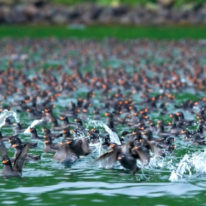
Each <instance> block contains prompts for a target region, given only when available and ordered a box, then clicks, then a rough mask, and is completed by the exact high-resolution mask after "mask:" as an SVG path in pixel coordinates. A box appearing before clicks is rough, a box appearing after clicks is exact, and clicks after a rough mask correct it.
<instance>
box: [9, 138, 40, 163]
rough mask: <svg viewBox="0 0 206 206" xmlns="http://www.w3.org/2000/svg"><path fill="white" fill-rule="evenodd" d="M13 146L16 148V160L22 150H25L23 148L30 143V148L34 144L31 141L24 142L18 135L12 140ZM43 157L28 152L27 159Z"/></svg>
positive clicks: (37, 159) (35, 159)
mask: <svg viewBox="0 0 206 206" xmlns="http://www.w3.org/2000/svg"><path fill="white" fill-rule="evenodd" d="M10 144H11V147H12V148H14V149H15V150H16V152H15V154H14V157H13V160H15V159H16V158H17V157H18V156H19V155H20V153H21V151H22V150H23V148H24V147H25V145H27V144H28V145H29V148H30V147H31V146H32V145H31V144H30V143H25V144H22V142H21V140H20V139H19V138H18V137H16V138H14V139H12V141H10ZM40 159H41V156H40V155H35V156H34V155H31V154H27V156H26V161H39V160H40Z"/></svg>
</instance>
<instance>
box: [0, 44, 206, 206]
mask: <svg viewBox="0 0 206 206" xmlns="http://www.w3.org/2000/svg"><path fill="white" fill-rule="evenodd" d="M51 41H52V40H51ZM53 41H54V42H55V40H53ZM6 42H7V41H6V40H5V41H3V42H1V44H3V46H4V44H5V45H7V44H6ZM25 42H27V41H26V40H25ZM25 42H24V47H22V46H21V43H22V42H21V41H20V42H19V43H18V42H17V43H18V46H16V47H15V49H16V50H17V53H18V52H21V53H22V54H24V53H25V51H22V50H23V49H25V50H26V49H27V50H28V54H27V58H26V59H33V61H34V62H35V64H34V65H32V66H33V67H34V68H35V69H39V68H40V67H42V66H43V65H44V64H43V63H44V61H43V60H44V59H41V58H42V57H41V54H44V53H45V50H44V48H43V47H41V48H39V49H38V50H37V51H40V52H39V53H38V52H37V51H36V53H35V52H34V53H32V52H33V51H30V50H29V48H30V47H29V46H28V45H27V43H25ZM13 44H14V42H13V41H11V42H10V47H12V45H13ZM56 44H57V45H56ZM56 44H55V46H56V47H55V48H57V50H52V51H53V52H48V56H46V58H47V60H48V62H51V61H49V60H52V59H55V58H56V57H55V55H56V53H57V52H56V51H58V52H59V54H60V56H61V57H62V59H63V60H65V61H63V60H62V59H60V60H59V62H60V64H62V62H66V60H67V58H68V53H69V52H68V53H66V54H65V53H64V52H65V51H64V48H62V50H58V48H59V42H56ZM71 44H72V43H71ZM43 45H44V43H43ZM3 46H2V48H7V46H4V47H3ZM85 48H86V47H85ZM204 48H205V47H204ZM8 50H9V48H8ZM3 51H4V52H5V50H2V51H0V55H1V57H2V59H1V63H2V64H1V67H4V66H5V64H3V63H5V62H7V61H6V59H7V58H8V55H7V54H3V53H2V52H3ZM71 51H72V49H71ZM155 51H156V50H155ZM29 52H31V53H29ZM55 52H56V53H55ZM161 52H164V49H163V51H161ZM161 52H157V53H155V52H154V51H153V53H152V55H154V56H155V57H156V58H158V56H159V55H162V53H161ZM141 53H142V54H145V53H147V49H145V50H144V49H143V48H142V50H140V51H139V55H141ZM174 53H175V52H174ZM4 55H6V57H5V58H4ZM52 55H54V56H52ZM174 55H175V54H174ZM141 57H142V58H141V59H140V63H141V65H140V67H144V66H145V59H144V58H143V57H144V56H141ZM12 58H13V57H12ZM43 58H44V57H43ZM72 58H74V54H73V56H72ZM26 59H25V58H23V57H21V55H20V56H19V57H18V58H16V57H15V62H13V64H14V65H13V66H14V67H17V68H19V63H22V62H21V61H25V60H26ZM203 59H204V56H202V57H201V60H203ZM40 60H42V61H40ZM165 60H166V61H168V59H167V58H166V59H165ZM19 61H20V62H19ZM68 61H69V60H68ZM70 61H72V59H70ZM122 62H123V61H122V60H121V61H118V58H111V61H107V62H102V65H106V64H110V63H111V65H112V66H113V67H114V69H117V67H118V66H119V65H122V64H123V63H122ZM159 62H160V63H161V62H162V58H160V59H158V61H157V65H158V64H159ZM27 63H28V66H29V62H27ZM57 63H58V61H57ZM124 66H125V64H124ZM65 67H67V65H66V66H65ZM190 67H191V66H190ZM2 69H4V68H2ZM125 69H128V73H129V72H131V67H128V68H127V67H126V68H125ZM25 71H26V73H27V74H28V75H30V76H32V75H36V73H35V72H36V71H35V72H34V71H27V70H26V69H25ZM69 72H71V73H72V71H69ZM37 74H38V72H37ZM57 76H58V75H57ZM42 86H45V85H42ZM154 90H155V92H159V93H161V92H162V91H158V90H157V88H154ZM84 91H88V90H87V88H78V89H77V90H76V91H75V92H74V96H69V95H70V94H65V96H62V97H61V98H59V99H58V101H57V102H56V106H57V107H56V109H55V112H56V113H60V112H62V107H65V106H68V103H70V102H71V101H75V100H76V97H80V96H81V95H82V96H83V95H84ZM191 92H194V90H191ZM178 95H179V96H178V98H177V102H182V101H183V100H186V99H189V98H190V97H191V96H189V95H188V92H184V91H183V92H182V93H180V94H178ZM193 95H194V96H195V95H196V94H195V93H194V94H193ZM198 95H200V96H201V95H203V96H204V95H205V93H204V92H202V93H199V94H198ZM16 98H17V97H13V98H12V97H11V98H10V99H8V102H4V103H8V104H9V103H11V102H12V101H13V99H16ZM17 99H18V98H17ZM134 99H135V100H136V101H141V94H135V98H134ZM1 100H2V99H1ZM2 101H3V100H2ZM94 103H95V105H94V106H96V105H97V106H98V105H100V104H101V101H100V98H99V97H98V94H97V96H96V97H95V101H94ZM168 108H169V110H171V111H172V112H176V111H178V109H175V108H174V107H173V105H168ZM198 109H199V108H198V107H197V108H196V110H197V111H198ZM104 112H105V111H103V112H102V118H101V120H97V119H95V118H93V116H92V115H91V116H90V117H87V118H86V119H85V120H84V121H85V126H86V128H89V127H94V128H101V129H104V130H105V134H106V133H107V134H109V136H110V138H111V139H112V141H113V142H115V143H117V144H120V142H119V136H120V134H121V130H123V128H119V130H118V131H117V133H115V132H113V131H112V130H111V129H110V128H109V127H108V126H107V125H106V118H105V117H103V114H104ZM151 115H152V117H154V119H158V118H159V117H160V114H159V112H158V111H154V113H153V114H151ZM9 116H12V117H13V119H14V121H15V122H21V123H24V124H25V125H26V128H27V129H26V130H25V131H24V133H23V134H21V135H20V136H21V138H22V139H23V140H27V141H28V140H30V134H29V133H28V131H29V128H30V127H34V126H35V127H37V130H38V134H39V135H40V136H41V135H42V132H41V126H42V123H43V122H44V119H40V120H34V119H31V118H28V116H27V115H25V114H19V113H18V112H16V111H8V110H4V111H2V112H1V113H0V127H1V131H2V133H3V134H5V135H7V134H12V130H11V129H8V128H4V127H3V125H4V120H5V118H6V117H9ZM185 116H186V118H187V119H190V118H191V116H192V115H191V113H190V112H188V113H186V115H185ZM192 117H193V116H192ZM76 138H79V136H77V137H76ZM34 141H35V140H34ZM36 141H37V142H38V148H37V149H31V151H30V153H32V154H41V161H39V162H29V163H27V164H26V165H25V167H24V170H23V175H22V178H10V179H7V178H3V177H0V205H21V206H22V205H46V206H47V205H57V204H59V205H65V206H67V205H70V206H76V205H77V206H87V205H88V206H92V205H95V206H105V205H108V206H110V205H116V206H125V205H135V206H136V205H143V206H145V205H157V206H160V205H181V206H182V205H183V206H184V205H187V206H188V205H206V203H205V200H206V196H205V191H206V164H205V162H206V150H205V148H204V146H203V147H198V146H192V145H189V144H187V143H183V142H182V141H181V140H178V139H177V141H176V143H175V144H176V145H177V148H176V150H175V152H174V154H171V155H168V156H167V157H165V158H157V157H154V158H152V160H151V161H150V163H149V165H147V166H142V165H141V164H140V163H138V164H139V166H140V167H141V170H140V171H138V172H137V174H136V175H135V176H132V175H131V174H130V172H129V171H127V170H125V169H123V168H122V167H121V166H120V165H119V164H116V165H115V166H114V167H113V168H105V167H103V166H102V165H99V164H98V163H96V162H95V158H97V157H98V156H99V155H100V154H102V153H103V152H104V150H103V148H102V147H101V144H96V145H91V146H92V148H93V152H92V154H90V155H89V156H87V157H84V158H80V160H78V161H77V162H76V163H75V164H73V165H72V166H70V167H66V166H64V165H62V164H59V163H57V162H56V161H55V160H53V159H52V154H45V153H42V149H43V143H42V141H39V140H36ZM100 143H101V142H100ZM8 147H9V145H8V144H7V148H8ZM9 151H10V154H11V156H12V154H13V150H12V149H9ZM0 169H2V164H0Z"/></svg>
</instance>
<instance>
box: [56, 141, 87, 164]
mask: <svg viewBox="0 0 206 206" xmlns="http://www.w3.org/2000/svg"><path fill="white" fill-rule="evenodd" d="M90 152H91V150H90V148H89V144H88V140H87V139H85V138H82V139H68V140H67V141H66V142H62V143H61V147H60V148H59V149H58V150H57V151H56V153H55V155H54V156H53V158H54V159H56V160H57V161H58V162H61V163H65V164H68V163H69V164H70V163H74V162H75V161H76V160H77V159H79V157H80V156H86V155H88V154H90Z"/></svg>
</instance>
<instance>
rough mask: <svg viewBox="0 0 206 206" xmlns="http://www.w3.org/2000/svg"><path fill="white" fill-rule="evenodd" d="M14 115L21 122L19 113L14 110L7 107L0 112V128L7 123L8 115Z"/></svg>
mask: <svg viewBox="0 0 206 206" xmlns="http://www.w3.org/2000/svg"><path fill="white" fill-rule="evenodd" d="M11 116H12V117H14V119H15V121H16V122H19V118H18V116H17V113H16V112H14V111H8V110H7V109H5V110H3V111H2V113H1V114H0V128H1V127H3V126H4V124H5V119H6V118H8V117H11Z"/></svg>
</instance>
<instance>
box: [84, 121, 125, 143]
mask: <svg viewBox="0 0 206 206" xmlns="http://www.w3.org/2000/svg"><path fill="white" fill-rule="evenodd" d="M88 125H92V126H93V127H103V128H104V129H105V131H106V132H107V133H108V134H109V137H110V139H111V141H112V142H114V143H116V144H118V145H120V144H121V142H120V140H119V137H118V136H117V134H116V133H115V132H113V131H112V130H111V129H110V128H109V127H108V126H107V125H106V124H105V123H103V122H102V121H98V120H90V119H89V121H88Z"/></svg>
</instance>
